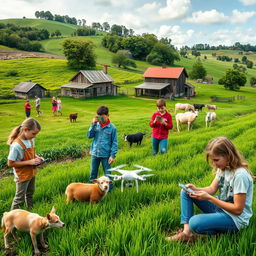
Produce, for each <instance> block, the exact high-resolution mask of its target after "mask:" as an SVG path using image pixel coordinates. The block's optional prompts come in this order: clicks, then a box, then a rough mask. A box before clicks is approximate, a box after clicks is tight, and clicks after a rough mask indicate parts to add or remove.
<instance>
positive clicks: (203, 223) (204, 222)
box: [180, 190, 238, 235]
mask: <svg viewBox="0 0 256 256" xmlns="http://www.w3.org/2000/svg"><path fill="white" fill-rule="evenodd" d="M180 203H181V224H186V223H188V224H189V227H190V228H191V230H192V231H193V232H195V233H198V234H208V235H214V234H217V233H226V232H231V233H234V232H237V231H238V229H237V227H236V225H235V222H234V221H233V219H232V218H231V217H230V216H229V215H228V214H227V213H225V212H224V211H223V210H222V209H221V208H219V207H218V206H216V205H214V204H213V203H211V202H209V201H207V200H198V199H194V198H191V197H190V196H189V195H188V194H187V192H185V191H184V190H182V191H181V193H180ZM193 204H196V205H197V206H198V208H199V209H201V210H202V211H203V212H204V214H198V215H194V205H193ZM193 215H194V216H193Z"/></svg>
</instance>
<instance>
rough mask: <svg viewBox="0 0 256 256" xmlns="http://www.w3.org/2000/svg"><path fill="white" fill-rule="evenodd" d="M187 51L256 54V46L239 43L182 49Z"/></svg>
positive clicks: (198, 45) (202, 45)
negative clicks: (229, 51) (226, 51)
mask: <svg viewBox="0 0 256 256" xmlns="http://www.w3.org/2000/svg"><path fill="white" fill-rule="evenodd" d="M182 48H183V49H185V50H198V51H202V50H238V51H253V52H256V45H250V44H241V43H239V42H236V43H234V44H233V45H231V46H226V45H221V44H220V45H218V46H213V45H212V46H211V45H209V44H195V45H193V46H192V47H189V46H187V45H186V46H184V47H182Z"/></svg>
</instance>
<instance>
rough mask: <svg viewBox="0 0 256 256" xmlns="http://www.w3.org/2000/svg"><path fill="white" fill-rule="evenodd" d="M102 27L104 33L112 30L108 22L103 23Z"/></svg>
mask: <svg viewBox="0 0 256 256" xmlns="http://www.w3.org/2000/svg"><path fill="white" fill-rule="evenodd" d="M102 27H103V29H104V31H109V30H110V25H109V23H108V22H106V21H105V22H103V23H102Z"/></svg>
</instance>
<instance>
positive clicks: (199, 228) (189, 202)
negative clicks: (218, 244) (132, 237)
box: [166, 137, 253, 242]
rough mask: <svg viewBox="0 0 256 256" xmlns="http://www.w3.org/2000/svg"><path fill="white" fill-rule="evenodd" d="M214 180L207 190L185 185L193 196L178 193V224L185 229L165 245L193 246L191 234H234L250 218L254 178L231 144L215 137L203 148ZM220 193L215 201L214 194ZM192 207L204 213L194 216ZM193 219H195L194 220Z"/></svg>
mask: <svg viewBox="0 0 256 256" xmlns="http://www.w3.org/2000/svg"><path fill="white" fill-rule="evenodd" d="M206 159H207V162H209V160H210V161H211V164H212V166H213V168H214V169H215V170H216V176H215V179H214V180H213V182H212V183H211V185H210V186H208V187H204V188H198V187H196V186H195V185H193V184H188V185H186V186H187V187H188V188H190V189H192V190H194V193H187V192H185V191H184V190H182V191H181V224H183V225H184V228H183V229H182V230H181V231H178V232H177V233H176V234H175V235H173V236H170V237H167V238H166V240H167V241H181V242H193V241H194V240H195V235H194V233H197V234H208V235H214V234H217V233H227V232H231V233H234V232H237V231H239V230H240V229H241V228H244V227H246V226H248V224H249V220H250V218H251V216H252V199H253V175H252V173H251V172H250V171H249V169H248V164H247V163H246V162H245V161H244V159H243V157H242V156H241V154H240V153H239V152H238V150H237V149H236V148H235V146H234V145H233V143H232V142H231V141H230V140H229V139H227V138H226V137H218V138H215V139H213V140H212V141H210V142H209V144H208V146H207V148H206ZM218 189H219V194H218V196H217V197H215V196H214V194H215V193H216V192H217V190H218ZM194 204H195V205H197V206H198V208H200V209H201V210H202V211H203V212H204V213H203V214H198V215H194ZM193 215H194V216H193Z"/></svg>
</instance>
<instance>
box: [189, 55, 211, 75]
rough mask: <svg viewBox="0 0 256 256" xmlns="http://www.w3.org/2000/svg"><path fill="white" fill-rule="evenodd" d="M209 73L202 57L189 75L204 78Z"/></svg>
mask: <svg viewBox="0 0 256 256" xmlns="http://www.w3.org/2000/svg"><path fill="white" fill-rule="evenodd" d="M206 75H207V71H206V69H205V68H204V66H203V64H202V62H201V60H200V59H198V60H197V61H196V62H195V63H194V65H193V67H192V70H191V71H190V73H189V76H190V77H191V78H192V79H199V78H201V79H202V78H204V77H205V76H206Z"/></svg>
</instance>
